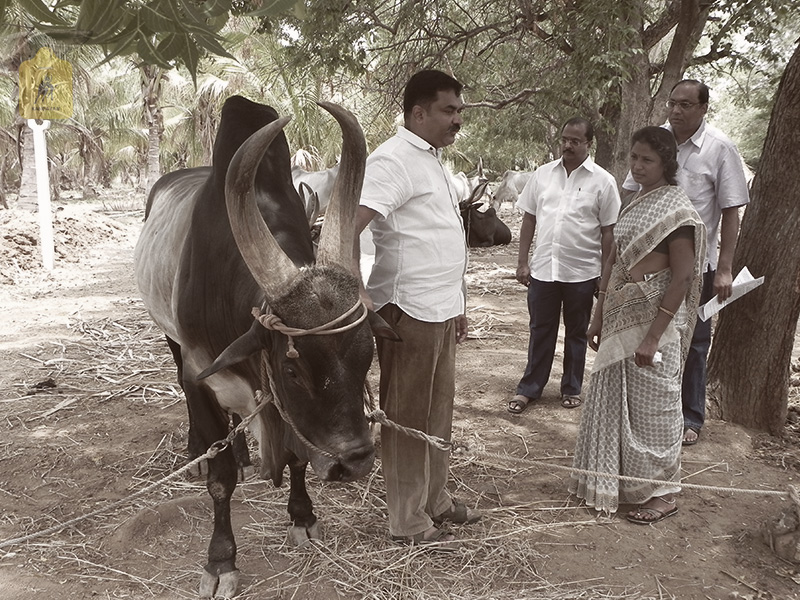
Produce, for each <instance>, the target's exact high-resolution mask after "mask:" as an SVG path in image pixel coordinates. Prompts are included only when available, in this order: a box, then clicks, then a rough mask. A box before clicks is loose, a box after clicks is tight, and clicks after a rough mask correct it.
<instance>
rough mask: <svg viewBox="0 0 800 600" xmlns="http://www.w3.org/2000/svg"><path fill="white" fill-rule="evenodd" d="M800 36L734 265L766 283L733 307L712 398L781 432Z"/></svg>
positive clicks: (724, 321) (799, 197) (796, 200)
mask: <svg viewBox="0 0 800 600" xmlns="http://www.w3.org/2000/svg"><path fill="white" fill-rule="evenodd" d="M799 164H800V44H798V46H797V49H796V50H795V52H794V55H793V56H792V58H791V59H790V60H789V64H788V65H787V66H786V71H785V72H784V74H783V78H782V79H781V82H780V85H779V87H778V92H777V96H776V99H775V106H774V107H773V109H772V116H771V117H770V122H769V129H768V130H767V138H766V140H765V142H764V150H763V153H762V157H761V162H760V164H759V167H758V171H757V172H756V176H755V179H754V181H753V187H752V199H751V203H750V206H748V208H747V210H746V211H745V216H744V219H743V221H742V229H741V233H740V241H739V244H738V247H737V249H736V254H735V257H734V273H735V272H737V271H738V270H739V269H740V268H742V267H744V266H745V265H746V266H747V267H748V268H749V269H750V272H751V273H752V274H753V276H754V277H759V276H761V275H763V276H764V278H765V279H764V284H763V285H762V286H761V287H759V288H757V289H756V290H754V291H752V292H750V293H749V294H747V295H746V296H744V297H743V298H741V299H740V300H737V301H736V302H734V303H733V304H731V305H730V306H728V307H726V308H725V309H724V310H723V311H722V312H721V313H720V317H719V323H718V325H717V331H716V334H715V336H714V344H713V347H712V350H711V356H710V359H709V374H708V385H709V399H710V401H711V403H712V407H713V408H715V409H716V410H717V411H718V414H719V416H721V417H722V418H723V419H725V420H728V421H732V422H734V423H739V424H742V425H746V426H748V427H753V428H756V429H759V430H765V431H768V432H770V433H771V434H773V435H780V434H781V433H782V432H783V430H784V425H785V422H786V412H787V401H788V389H789V367H790V363H791V356H792V348H793V345H794V336H795V332H796V329H797V319H798V315H800V252H798V248H800V172H798V170H797V165H799Z"/></svg>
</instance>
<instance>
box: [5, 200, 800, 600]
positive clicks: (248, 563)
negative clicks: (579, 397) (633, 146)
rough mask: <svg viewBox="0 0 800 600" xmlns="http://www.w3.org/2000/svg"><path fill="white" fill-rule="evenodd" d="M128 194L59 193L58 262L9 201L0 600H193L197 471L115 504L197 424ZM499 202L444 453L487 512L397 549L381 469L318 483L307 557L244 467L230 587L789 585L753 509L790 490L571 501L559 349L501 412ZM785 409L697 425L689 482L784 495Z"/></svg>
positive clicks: (171, 461)
mask: <svg viewBox="0 0 800 600" xmlns="http://www.w3.org/2000/svg"><path fill="white" fill-rule="evenodd" d="M134 206H135V204H134V203H133V202H132V201H127V202H108V201H107V202H98V203H94V204H83V203H78V202H74V201H73V202H71V203H68V204H66V205H63V206H60V207H59V210H58V211H57V213H56V243H57V252H56V267H55V269H54V270H53V271H52V272H50V273H48V272H45V271H44V270H43V269H42V268H41V265H40V261H39V259H38V247H37V246H36V239H37V233H36V232H37V229H36V227H37V226H36V221H35V219H34V218H32V217H30V216H26V215H24V214H23V213H20V212H19V211H15V210H11V211H2V210H0V308H1V309H2V317H1V318H0V367H1V368H0V416H1V417H2V420H1V421H0V430H2V436H0V589H2V590H3V596H4V597H5V598H10V599H17V598H20V599H22V598H25V599H27V598H47V597H48V596H50V597H53V598H65V599H84V598H86V599H89V598H158V599H162V598H164V599H166V598H193V597H196V590H197V584H198V582H199V573H200V570H201V568H202V565H203V564H204V562H205V548H206V546H207V543H208V539H209V536H210V524H211V513H210V502H209V501H208V499H207V494H206V493H205V489H204V486H203V485H202V482H198V481H195V480H190V479H187V478H185V477H183V476H181V477H179V478H177V479H175V480H172V481H169V482H168V483H165V484H164V485H162V486H159V487H158V488H157V489H155V490H153V491H150V492H148V493H146V494H144V495H143V496H141V497H138V498H135V499H133V500H130V501H128V500H126V499H127V498H128V497H129V496H130V495H131V494H133V493H135V492H137V491H139V490H142V489H143V488H145V487H146V486H148V485H149V484H151V483H153V482H156V481H158V480H160V479H161V478H163V477H165V476H167V475H168V474H169V473H172V472H173V471H175V470H176V469H177V468H179V467H180V466H181V465H183V464H184V463H185V444H186V432H187V417H186V408H185V405H184V402H183V397H182V394H181V392H180V389H179V388H178V387H177V385H176V384H175V371H174V366H173V364H172V363H171V359H170V357H169V353H168V351H167V348H166V345H165V344H164V343H163V341H162V338H161V335H160V333H159V332H158V331H157V330H156V329H155V328H154V326H152V325H151V323H150V321H149V319H148V317H147V314H146V311H145V310H144V307H143V305H142V303H141V301H140V300H139V299H138V295H137V292H136V288H135V284H134V281H133V273H132V255H133V247H134V244H135V240H136V236H137V235H138V231H139V228H140V224H141V219H142V212H141V211H140V210H135V209H133V208H132V207H134ZM501 216H502V217H503V218H504V220H506V221H507V222H508V223H509V225H511V227H512V231H514V241H513V242H512V244H511V245H510V246H508V247H501V248H493V249H480V250H473V251H472V252H471V254H472V256H471V267H470V271H469V285H470V301H469V318H470V323H471V328H472V333H471V337H470V339H469V340H468V341H467V342H466V343H465V344H463V345H462V346H461V347H460V348H459V351H458V380H457V397H456V417H455V424H454V439H455V440H456V441H458V442H463V443H464V444H466V446H467V449H466V450H465V451H464V452H462V453H459V454H457V455H455V456H454V457H453V460H452V465H453V466H452V472H453V486H452V487H453V490H454V492H455V493H456V494H457V496H458V497H459V498H460V499H461V500H463V501H465V502H467V503H468V504H470V505H471V506H475V507H478V508H480V509H481V510H482V511H483V513H484V519H483V520H482V521H481V522H480V523H479V524H477V525H475V526H471V527H468V528H467V527H460V528H455V532H456V534H457V535H458V536H459V538H460V539H462V540H463V541H464V542H463V548H462V549H461V550H460V551H459V553H458V554H457V555H454V556H444V555H435V554H431V553H420V552H418V551H415V550H409V549H405V548H398V547H396V546H393V545H392V544H391V543H390V542H389V540H388V539H387V529H386V527H387V526H386V515H385V504H384V503H383V499H382V495H381V490H382V481H381V476H380V469H379V468H377V467H376V468H375V469H374V470H373V472H372V474H371V475H370V476H369V477H368V478H366V479H365V480H363V481H361V482H358V483H356V484H349V485H346V486H344V485H333V484H323V483H321V482H319V481H317V480H316V479H315V478H314V477H313V476H312V477H310V483H309V490H310V493H311V495H312V498H313V499H314V501H315V506H316V512H317V514H318V516H319V517H320V519H321V521H322V523H323V527H324V531H325V538H324V541H323V543H321V544H319V545H317V546H315V547H313V548H311V549H303V550H301V549H296V548H292V547H289V546H288V545H287V544H286V542H285V529H286V525H287V520H288V519H287V515H286V512H285V503H286V500H287V488H286V487H284V488H282V489H277V490H276V489H274V488H273V487H272V484H271V483H268V482H262V481H260V480H258V479H257V478H254V477H251V478H250V479H248V480H247V481H246V482H245V483H244V484H242V485H240V486H239V487H238V488H237V491H236V493H235V495H234V502H233V520H234V531H235V534H236V536H237V542H238V544H239V558H238V565H239V568H240V569H241V573H242V577H241V582H240V590H241V593H240V596H238V597H240V598H281V599H283V598H311V599H320V600H330V599H333V598H459V599H477V598H491V599H505V598H509V599H510V598H514V599H526V598H527V599H539V598H541V599H570V598H591V599H595V598H626V599H645V598H652V599H663V598H672V599H688V600H695V599H697V600H701V599H711V600H717V599H729V598H751V599H755V598H759V599H761V598H763V599H776V600H784V599H794V598H800V585H799V584H800V567H799V566H798V565H797V564H792V563H790V562H787V561H785V560H783V559H781V558H779V557H778V556H776V554H775V553H773V552H772V550H771V549H770V547H769V545H768V544H767V543H765V541H764V537H763V535H762V532H763V529H764V523H765V522H767V521H769V520H771V519H774V518H776V517H777V516H778V515H779V514H780V513H781V511H784V510H785V511H788V512H789V513H791V507H792V505H791V502H790V501H789V500H788V499H787V498H786V497H785V496H783V497H781V496H777V495H766V494H764V493H742V492H731V491H720V490H704V489H700V490H698V489H685V490H684V491H683V492H682V494H681V495H680V498H679V506H680V510H679V513H678V515H677V516H675V517H673V518H671V519H668V520H665V521H663V522H662V523H658V524H656V525H652V526H644V527H642V526H636V525H632V524H630V523H628V522H627V521H625V520H624V519H623V518H620V517H619V516H614V517H611V518H608V517H602V516H597V515H596V514H595V513H594V512H593V511H590V510H587V509H586V508H582V507H580V505H579V504H578V503H577V502H576V501H575V499H574V498H570V496H569V494H568V493H567V492H566V479H567V477H568V473H567V471H565V470H564V469H563V468H562V467H566V466H569V465H570V464H571V454H572V450H573V447H574V440H575V435H576V432H577V427H578V423H579V419H580V414H581V409H580V408H579V409H576V410H566V409H564V408H562V407H561V406H560V404H559V398H558V380H559V377H560V365H559V360H560V354H559V355H558V356H557V360H556V365H555V367H554V372H553V374H552V377H551V382H550V385H549V386H548V388H547V390H546V393H545V396H544V398H543V399H542V400H541V401H539V402H537V403H536V404H535V405H534V406H533V407H532V408H530V409H529V410H528V411H526V412H525V413H524V414H523V415H521V416H512V415H510V414H509V413H508V412H507V411H506V402H507V400H508V399H509V397H510V396H511V395H512V394H513V390H514V387H515V385H516V382H517V380H518V378H519V376H520V374H521V372H522V370H523V368H524V366H525V357H526V345H527V313H526V304H525V290H524V288H522V287H521V286H519V285H518V284H516V283H515V282H514V280H513V276H512V275H513V271H512V269H513V267H514V265H515V262H516V258H515V257H516V239H517V235H516V233H517V231H518V217H517V216H516V215H515V214H514V213H513V211H512V210H511V209H510V208H509V207H504V208H503V209H502V211H501ZM590 354H591V352H590ZM590 359H591V357H590ZM793 367H794V368H795V370H800V364H798V360H797V353H796V355H795V358H794V360H793ZM371 377H372V378H374V377H375V373H372V374H371ZM793 383H795V384H797V383H800V382H799V381H797V378H796V377H795V381H793ZM790 404H791V407H792V410H791V411H790V422H789V423H787V430H786V436H785V437H784V438H772V437H769V436H766V435H763V434H757V433H755V432H752V431H749V430H747V429H745V428H743V427H740V426H736V425H732V424H729V423H725V422H722V421H718V420H711V421H710V422H708V424H707V427H706V428H705V429H704V430H703V434H702V439H701V442H700V443H699V444H697V445H696V446H693V447H691V448H686V449H685V450H684V453H683V461H682V462H683V475H684V481H685V482H687V483H694V484H701V485H706V486H719V487H725V488H728V487H732V488H736V489H738V490H757V491H759V492H771V491H774V492H786V491H787V489H788V486H789V485H791V484H797V481H798V479H799V478H800V442H799V441H798V440H800V427H799V426H798V423H797V416H798V411H797V407H798V404H800V394H799V393H798V388H797V387H793V388H792V390H791V392H790ZM115 501H122V502H121V505H120V506H112V507H111V508H108V509H107V507H109V506H110V505H111V504H112V503H113V502H115ZM95 510H99V511H103V512H102V513H101V514H99V515H98V516H94V517H91V518H88V519H85V520H81V521H79V522H76V523H74V524H71V525H69V526H67V527H66V528H64V529H61V530H60V531H54V532H50V533H48V534H46V535H43V536H40V537H36V538H32V539H28V540H25V541H21V542H16V543H13V544H9V545H4V544H5V542H7V541H8V540H12V539H15V538H18V537H23V536H27V535H30V534H33V533H35V532H39V531H42V530H46V529H48V528H51V527H53V528H59V526H61V525H63V524H65V523H66V522H67V521H69V520H71V519H73V518H76V517H80V516H82V515H86V514H88V513H90V512H92V511H95ZM790 525H791V523H790ZM795 526H796V524H795Z"/></svg>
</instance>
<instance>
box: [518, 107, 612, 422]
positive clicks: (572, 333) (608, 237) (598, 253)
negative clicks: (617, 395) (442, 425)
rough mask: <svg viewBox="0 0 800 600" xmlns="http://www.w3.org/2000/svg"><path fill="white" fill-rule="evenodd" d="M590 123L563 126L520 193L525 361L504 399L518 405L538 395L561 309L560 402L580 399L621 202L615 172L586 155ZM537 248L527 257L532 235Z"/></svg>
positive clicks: (550, 360)
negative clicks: (546, 159) (555, 148)
mask: <svg viewBox="0 0 800 600" xmlns="http://www.w3.org/2000/svg"><path fill="white" fill-rule="evenodd" d="M593 138H594V131H593V127H592V124H591V123H590V122H589V121H587V120H586V119H582V118H580V117H575V118H573V119H570V120H569V121H567V122H566V123H565V124H564V127H563V128H562V129H561V158H560V159H559V160H555V161H552V162H550V163H548V164H546V165H542V166H541V167H539V168H538V169H537V170H536V171H534V173H533V175H532V176H531V178H530V180H529V181H528V183H527V184H526V185H525V188H524V189H523V190H522V193H521V194H520V196H519V200H518V201H517V206H518V207H519V208H521V209H522V210H523V212H524V215H523V219H522V225H521V227H520V233H519V254H518V257H517V281H519V282H520V283H521V284H523V285H526V286H528V312H529V314H530V340H529V342H528V364H527V366H526V367H525V373H524V374H523V376H522V379H521V380H520V382H519V385H518V386H517V390H516V395H515V396H514V397H513V398H512V399H511V401H510V402H509V403H508V411H509V412H511V413H513V414H519V413H521V412H523V411H524V410H525V409H526V408H527V407H528V405H529V404H530V403H531V402H533V401H534V400H537V399H538V398H540V397H541V396H542V392H543V390H544V387H545V385H546V384H547V381H548V379H549V378H550V370H551V368H552V366H553V358H554V357H555V349H556V341H557V338H558V326H559V322H560V320H561V314H562V310H563V315H564V330H565V335H564V372H563V376H562V377H561V405H562V406H563V407H564V408H575V407H577V406H580V404H581V397H580V393H581V386H582V385H583V370H584V365H585V362H586V341H587V340H586V330H587V329H588V327H589V319H590V317H591V311H592V302H593V298H594V292H595V288H596V285H597V281H598V278H599V277H600V270H601V265H602V263H603V261H605V259H606V257H607V256H608V255H609V253H610V252H611V249H612V246H613V243H614V237H613V228H614V224H615V223H616V222H617V215H618V213H619V208H620V199H619V193H618V191H617V185H616V181H615V180H614V177H613V176H612V175H611V174H610V173H608V171H606V170H605V169H602V168H601V167H599V166H598V165H596V164H595V163H594V161H593V160H592V158H591V157H590V156H589V149H590V148H591V146H592V141H593ZM537 230H538V234H537V243H536V248H535V250H534V252H533V256H531V257H530V262H529V257H528V255H529V253H530V249H531V243H532V241H533V236H534V234H535V233H537Z"/></svg>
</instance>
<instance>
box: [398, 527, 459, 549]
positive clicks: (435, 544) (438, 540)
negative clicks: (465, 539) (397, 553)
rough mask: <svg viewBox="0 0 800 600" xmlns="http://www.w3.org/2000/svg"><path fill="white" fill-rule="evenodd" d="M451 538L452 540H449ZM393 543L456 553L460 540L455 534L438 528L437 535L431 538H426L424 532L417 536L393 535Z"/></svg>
mask: <svg viewBox="0 0 800 600" xmlns="http://www.w3.org/2000/svg"><path fill="white" fill-rule="evenodd" d="M448 538H450V539H448ZM392 541H393V542H394V543H395V544H400V545H401V546H419V547H420V548H422V547H424V549H425V550H430V551H431V552H456V551H457V550H458V549H459V543H458V540H457V539H456V538H455V536H453V534H451V533H449V532H447V531H445V530H444V529H440V528H438V527H437V528H436V533H434V534H433V535H431V536H430V537H428V538H426V537H425V532H424V531H422V532H420V533H417V534H416V535H393V536H392Z"/></svg>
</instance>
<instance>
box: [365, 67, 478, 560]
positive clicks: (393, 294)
mask: <svg viewBox="0 0 800 600" xmlns="http://www.w3.org/2000/svg"><path fill="white" fill-rule="evenodd" d="M461 87H462V86H461V84H460V83H459V82H458V81H457V80H455V79H453V78H452V77H450V76H449V75H447V74H445V73H442V72H441V71H434V70H428V71H420V72H419V73H417V74H416V75H414V76H413V77H412V78H411V79H410V80H409V81H408V84H407V85H406V89H405V93H404V96H403V112H404V123H405V126H404V127H400V128H399V130H398V132H397V135H395V136H394V137H392V138H390V139H389V140H387V141H386V142H384V143H383V144H382V145H381V146H379V147H378V148H377V149H376V150H375V151H374V152H373V153H372V154H371V155H370V156H369V158H368V159H367V169H366V174H365V178H364V188H363V191H362V194H361V205H360V206H359V208H358V214H357V217H356V218H357V223H356V227H357V231H358V232H359V233H360V232H361V231H362V230H363V229H364V227H365V226H366V225H367V224H369V225H370V229H371V230H372V235H373V240H374V243H375V264H374V266H373V268H372V272H371V275H370V277H369V281H368V283H367V286H366V291H365V297H364V300H365V303H366V304H367V306H370V307H373V306H374V308H375V309H376V310H377V312H378V314H379V315H380V316H381V317H383V318H384V319H385V320H386V322H387V323H388V324H389V325H390V326H391V327H392V329H393V330H394V331H395V332H396V333H397V334H398V335H399V337H400V340H401V341H398V342H393V341H387V340H384V339H380V338H379V339H378V341H377V344H378V358H379V361H380V368H381V377H380V402H381V408H382V409H383V410H384V411H385V412H386V415H387V417H388V418H389V419H391V420H392V421H394V422H396V423H399V424H400V425H403V426H405V427H410V428H414V429H418V430H420V431H424V432H426V433H428V434H431V435H435V436H438V437H441V438H443V439H447V440H449V439H450V436H451V426H452V420H453V399H454V396H455V346H456V344H457V343H459V342H462V341H464V340H465V339H466V338H467V318H466V314H465V313H466V286H465V283H464V274H465V272H466V267H467V245H466V238H465V235H464V227H463V223H462V221H461V215H460V212H459V209H458V197H457V195H456V193H455V188H454V187H453V181H452V179H451V177H452V175H451V174H450V172H449V171H448V169H447V168H446V167H445V166H444V165H443V164H442V162H441V149H442V148H443V147H445V146H448V145H450V144H452V143H453V142H454V141H455V138H456V133H457V132H458V131H459V129H460V128H461V124H462V118H461V111H462V109H463V102H462V100H461V98H460V93H461ZM356 250H357V248H356ZM355 256H356V257H357V256H358V254H355ZM354 261H355V258H354ZM381 461H382V468H383V474H384V479H385V481H386V497H387V498H386V500H387V506H388V510H389V531H390V534H391V535H392V538H393V539H394V540H395V541H397V542H398V543H403V544H431V543H433V544H434V545H433V546H430V547H431V548H432V549H437V550H448V551H449V550H454V549H456V541H455V538H454V537H453V535H452V534H450V533H448V532H447V531H446V530H445V529H442V528H440V527H438V526H437V525H439V524H441V523H442V522H443V521H452V522H456V523H474V522H476V521H478V520H479V519H480V517H481V515H480V513H479V512H477V511H475V510H473V509H470V508H468V507H467V506H466V505H465V504H463V503H460V502H456V501H454V500H453V499H452V498H451V497H450V495H449V494H448V493H447V491H446V485H447V478H448V475H449V470H450V467H449V453H448V452H446V451H442V450H438V449H436V448H434V447H431V446H429V445H428V444H427V442H424V441H421V440H418V439H416V438H412V437H410V436H408V435H406V434H404V433H401V432H398V431H396V430H394V429H390V428H382V429H381Z"/></svg>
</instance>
